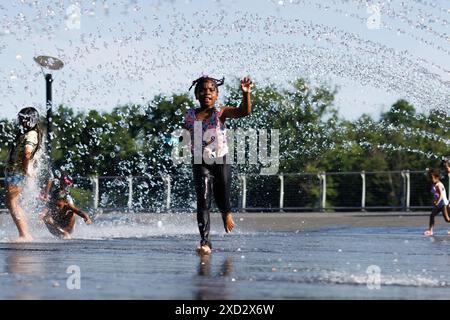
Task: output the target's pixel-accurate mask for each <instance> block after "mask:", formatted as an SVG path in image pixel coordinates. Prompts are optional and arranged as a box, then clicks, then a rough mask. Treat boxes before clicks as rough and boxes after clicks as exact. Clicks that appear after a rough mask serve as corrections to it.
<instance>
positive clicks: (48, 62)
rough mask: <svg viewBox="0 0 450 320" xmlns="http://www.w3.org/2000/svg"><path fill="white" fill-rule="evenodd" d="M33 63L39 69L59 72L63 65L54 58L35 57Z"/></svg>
mask: <svg viewBox="0 0 450 320" xmlns="http://www.w3.org/2000/svg"><path fill="white" fill-rule="evenodd" d="M34 61H36V63H37V64H38V65H40V66H41V67H43V68H46V69H49V70H60V69H62V67H64V63H63V62H62V61H61V60H60V59H58V58H54V57H49V56H37V57H34Z"/></svg>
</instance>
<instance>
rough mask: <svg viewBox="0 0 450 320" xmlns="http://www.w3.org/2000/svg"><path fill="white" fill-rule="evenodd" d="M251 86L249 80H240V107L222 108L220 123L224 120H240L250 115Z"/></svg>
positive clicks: (246, 78)
mask: <svg viewBox="0 0 450 320" xmlns="http://www.w3.org/2000/svg"><path fill="white" fill-rule="evenodd" d="M251 86H252V81H251V80H250V78H248V77H245V78H244V79H242V80H241V90H242V103H241V105H240V107H238V108H235V107H224V108H223V109H222V114H221V115H220V121H222V122H224V121H225V119H226V118H242V117H246V116H248V115H249V114H250V113H252V100H251V97H250V92H251Z"/></svg>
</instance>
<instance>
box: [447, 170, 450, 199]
mask: <svg viewBox="0 0 450 320" xmlns="http://www.w3.org/2000/svg"><path fill="white" fill-rule="evenodd" d="M447 177H448V187H447V193H448V195H447V199H450V172H449V173H447Z"/></svg>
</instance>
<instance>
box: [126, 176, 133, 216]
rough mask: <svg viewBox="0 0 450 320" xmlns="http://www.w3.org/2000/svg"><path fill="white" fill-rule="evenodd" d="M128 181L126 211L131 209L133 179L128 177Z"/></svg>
mask: <svg viewBox="0 0 450 320" xmlns="http://www.w3.org/2000/svg"><path fill="white" fill-rule="evenodd" d="M127 180H128V210H129V211H131V210H132V209H133V177H132V176H129V177H128V178H127Z"/></svg>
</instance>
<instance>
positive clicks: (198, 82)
mask: <svg viewBox="0 0 450 320" xmlns="http://www.w3.org/2000/svg"><path fill="white" fill-rule="evenodd" d="M205 82H212V84H213V85H214V87H215V88H216V90H217V92H218V91H219V86H221V85H223V84H224V83H225V77H222V79H215V78H211V77H208V76H201V77H200V78H198V79H196V80H194V81H192V85H191V86H190V87H189V91H191V89H192V87H193V86H195V89H194V93H195V94H196V95H197V92H198V90H199V89H200V88H201V86H202V85H203V84H204V83H205Z"/></svg>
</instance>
